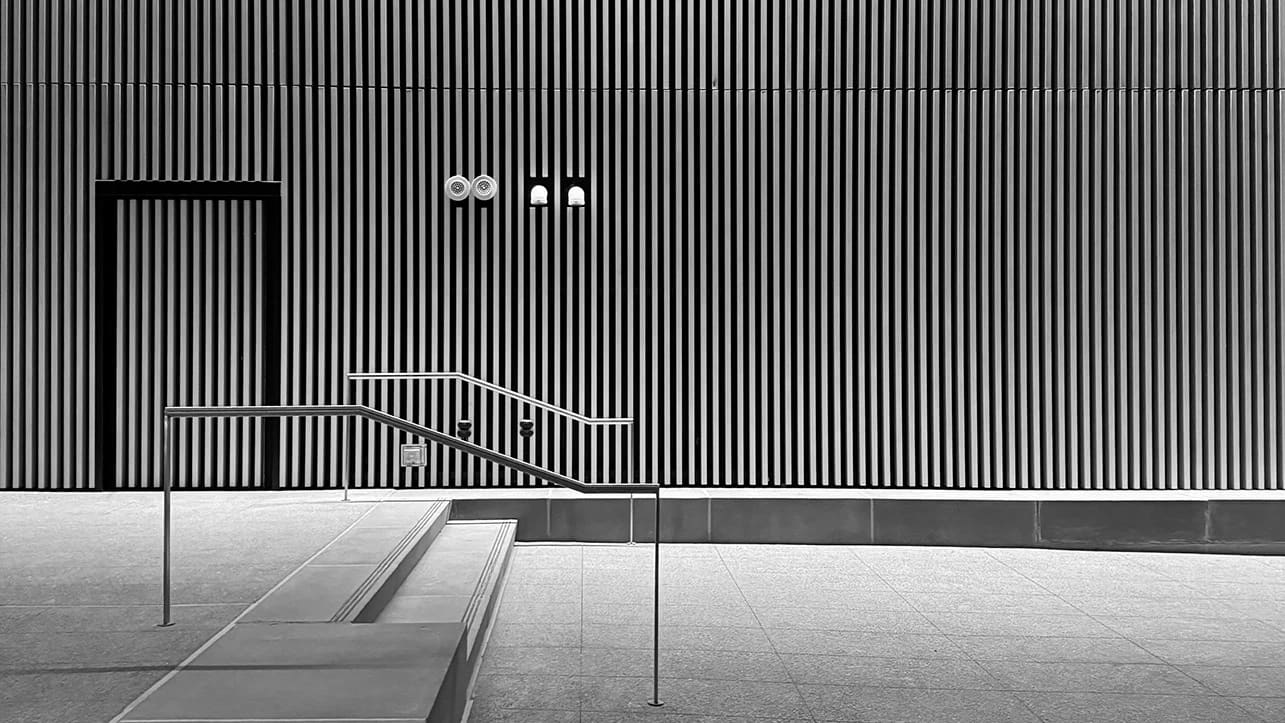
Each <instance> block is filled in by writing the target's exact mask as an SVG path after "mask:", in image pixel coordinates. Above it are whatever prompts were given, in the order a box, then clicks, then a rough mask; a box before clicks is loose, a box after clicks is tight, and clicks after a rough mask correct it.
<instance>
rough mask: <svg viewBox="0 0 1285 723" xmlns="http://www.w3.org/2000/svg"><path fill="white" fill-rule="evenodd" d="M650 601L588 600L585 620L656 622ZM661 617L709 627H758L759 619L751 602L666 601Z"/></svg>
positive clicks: (622, 622) (638, 623)
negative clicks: (723, 603)
mask: <svg viewBox="0 0 1285 723" xmlns="http://www.w3.org/2000/svg"><path fill="white" fill-rule="evenodd" d="M652 608H653V606H652V605H651V604H650V603H646V604H636V603H615V604H612V603H601V602H586V603H585V605H584V621H585V622H587V623H596V624H600V625H616V624H621V625H646V624H650V623H651V621H652V616H653V613H652ZM660 619H661V621H662V622H663V623H667V624H679V625H699V626H707V627H732V628H757V627H760V625H759V620H758V618H757V617H755V615H754V612H753V611H752V610H750V608H749V606H747V605H739V606H732V605H728V606H717V607H715V606H712V605H674V604H666V603H664V602H662V603H661V605H660Z"/></svg>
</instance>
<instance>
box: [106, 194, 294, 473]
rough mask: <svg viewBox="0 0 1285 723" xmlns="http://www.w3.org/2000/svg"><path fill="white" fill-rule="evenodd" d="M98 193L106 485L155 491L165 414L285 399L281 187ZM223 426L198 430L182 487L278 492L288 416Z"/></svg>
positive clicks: (183, 470)
mask: <svg viewBox="0 0 1285 723" xmlns="http://www.w3.org/2000/svg"><path fill="white" fill-rule="evenodd" d="M94 190H95V209H94V210H95V214H96V220H95V221H96V225H95V233H94V252H95V258H96V263H95V267H94V268H95V275H96V283H97V286H96V289H95V294H94V303H95V308H94V321H95V330H94V333H95V337H96V344H97V346H96V349H95V359H94V369H95V373H96V377H97V378H96V385H95V392H94V397H95V398H94V402H95V411H94V420H95V442H94V453H95V459H94V460H93V461H92V464H93V466H94V480H95V486H96V487H97V488H98V489H101V490H116V489H153V488H157V487H158V486H159V479H160V472H159V471H160V467H159V463H160V462H161V460H160V459H159V456H160V454H161V453H160V449H161V445H160V440H161V435H160V424H159V422H160V407H161V406H163V405H164V404H194V403H200V404H227V403H235V404H263V405H276V404H280V403H281V371H280V370H281V364H280V361H281V333H280V332H281V328H280V327H281V184H280V183H276V182H264V181H98V182H96V183H95V184H94ZM212 421H213V422H215V423H216V424H213V425H210V427H208V428H205V427H199V426H197V427H195V428H194V429H192V430H191V431H190V432H186V433H189V434H193V435H196V437H195V439H193V440H190V442H191V443H189V444H186V445H180V447H182V448H184V449H186V450H188V451H187V452H186V455H187V457H186V458H180V464H179V465H178V466H177V467H176V469H178V470H179V480H178V481H181V480H182V479H184V478H185V477H186V478H187V479H193V478H196V479H197V481H199V482H200V483H201V486H211V482H212V486H218V487H228V488H250V487H262V488H267V489H277V488H278V487H279V483H280V480H279V463H278V462H279V459H280V455H279V448H280V426H279V422H278V420H276V419H262V420H254V421H253V424H242V425H240V426H238V423H237V422H235V420H212ZM227 422H232V424H227ZM218 423H224V424H221V425H220V424H218ZM187 426H189V427H192V426H193V425H187ZM259 470H261V477H260V475H259Z"/></svg>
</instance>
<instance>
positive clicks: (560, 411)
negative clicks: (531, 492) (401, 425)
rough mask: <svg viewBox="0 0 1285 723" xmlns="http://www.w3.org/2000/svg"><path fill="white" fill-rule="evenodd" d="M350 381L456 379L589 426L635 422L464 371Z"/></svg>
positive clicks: (369, 375)
mask: <svg viewBox="0 0 1285 723" xmlns="http://www.w3.org/2000/svg"><path fill="white" fill-rule="evenodd" d="M345 376H346V377H347V379H348V380H349V381H354V382H366V381H378V380H389V379H391V380H409V379H454V380H456V381H462V382H467V383H469V384H472V385H473V386H475V387H481V388H482V389H487V390H489V391H492V392H496V393H498V394H503V395H505V396H507V397H511V398H513V399H517V400H518V401H520V402H523V403H525V404H530V405H531V406H533V407H539V408H540V409H543V410H545V411H547V412H553V413H554V414H557V415H559V416H562V417H566V418H567V419H574V420H576V421H577V422H580V423H581V424H587V425H589V426H608V425H625V424H633V423H634V420H633V418H632V417H586V416H585V415H583V414H579V413H577V412H573V411H571V410H570V409H565V408H563V407H559V406H557V405H556V404H550V403H548V402H544V401H541V400H539V399H536V398H535V397H532V396H528V395H526V394H523V393H521V392H515V391H513V390H512V389H508V388H506V387H502V386H500V385H499V384H492V383H491V382H488V381H485V380H483V379H478V378H477V377H475V376H473V375H471V374H465V373H463V372H348V373H347V374H346V375H345Z"/></svg>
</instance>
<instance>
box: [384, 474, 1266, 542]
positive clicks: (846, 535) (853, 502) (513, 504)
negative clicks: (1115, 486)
mask: <svg viewBox="0 0 1285 723" xmlns="http://www.w3.org/2000/svg"><path fill="white" fill-rule="evenodd" d="M425 493H431V494H435V495H438V494H440V495H441V496H442V497H443V498H447V499H451V500H453V501H454V507H453V509H452V516H453V517H454V518H455V519H494V518H500V517H511V518H513V519H517V520H519V525H518V540H520V541H523V542H542V541H562V542H625V541H628V540H630V539H631V537H630V535H631V534H632V539H633V540H634V541H636V542H647V541H650V540H652V539H654V534H655V533H654V528H655V522H654V517H653V515H654V509H655V508H654V506H653V505H654V501H653V498H652V497H651V496H649V495H635V496H634V497H633V498H632V499H631V498H630V497H629V496H628V495H617V494H600V495H594V496H592V497H590V496H586V495H579V494H577V493H574V492H570V491H567V490H560V489H542V488H529V489H494V490H471V489H470V490H431V491H415V490H403V491H400V492H398V493H397V494H398V497H399V498H403V497H408V496H411V495H422V494H425ZM663 497H664V502H663V515H662V516H663V519H662V521H661V540H662V541H665V542H718V543H735V544H740V543H762V544H828V545H834V544H840V545H844V544H851V545H864V544H874V545H943V546H970V547H971V546H977V547H1036V548H1051V549H1081V550H1122V551H1150V552H1219V553H1233V552H1234V553H1243V554H1276V555H1282V554H1285V522H1282V521H1281V520H1282V515H1281V514H1280V511H1281V510H1282V509H1285V500H1282V499H1281V497H1282V496H1281V493H1280V492H1276V491H1272V492H1225V491H1180V490H1146V491H1095V492H1066V491H1043V490H1036V491H1021V492H1001V491H995V490H955V489H950V490H899V489H845V488H838V489H824V488H793V489H791V488H771V489H764V488H724V487H704V488H672V489H670V488H667V489H665V491H664V494H663ZM631 510H632V518H631ZM631 519H632V526H631Z"/></svg>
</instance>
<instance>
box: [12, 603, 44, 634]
mask: <svg viewBox="0 0 1285 723" xmlns="http://www.w3.org/2000/svg"><path fill="white" fill-rule="evenodd" d="M48 609H49V608H47V607H45V606H43V605H21V606H0V633H8V632H32V631H33V630H34V629H33V628H32V627H31V625H32V619H33V618H35V617H36V616H38V615H40V614H41V613H43V612H44V611H46V610H48Z"/></svg>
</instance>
